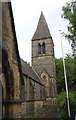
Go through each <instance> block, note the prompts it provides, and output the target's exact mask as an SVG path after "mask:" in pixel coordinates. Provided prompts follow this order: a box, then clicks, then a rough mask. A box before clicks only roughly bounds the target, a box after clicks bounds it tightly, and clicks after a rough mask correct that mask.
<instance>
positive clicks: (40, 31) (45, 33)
mask: <svg viewBox="0 0 76 120" xmlns="http://www.w3.org/2000/svg"><path fill="white" fill-rule="evenodd" d="M50 37H51V34H50V31H49V29H48V25H47V22H46V20H45V17H44V15H43V12H41V15H40V19H39V22H38V26H37V29H36V32H35V34H34V36H33V38H32V40H36V39H44V38H50Z"/></svg>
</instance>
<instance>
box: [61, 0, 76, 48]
mask: <svg viewBox="0 0 76 120" xmlns="http://www.w3.org/2000/svg"><path fill="white" fill-rule="evenodd" d="M62 11H63V14H62V15H61V17H62V18H64V19H65V20H68V22H69V25H68V27H67V30H68V33H67V34H65V37H66V38H67V39H68V40H69V41H70V42H71V46H72V49H74V43H75V41H74V40H75V39H76V1H75V2H70V3H66V5H65V6H63V7H62Z"/></svg>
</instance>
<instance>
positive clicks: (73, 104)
mask: <svg viewBox="0 0 76 120" xmlns="http://www.w3.org/2000/svg"><path fill="white" fill-rule="evenodd" d="M69 96H70V110H71V117H72V118H74V115H75V112H76V92H73V91H72V92H69ZM57 101H58V106H59V109H60V118H62V120H67V118H68V111H67V102H66V92H65V91H63V92H61V93H60V94H58V95H57Z"/></svg>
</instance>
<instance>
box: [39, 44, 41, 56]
mask: <svg viewBox="0 0 76 120" xmlns="http://www.w3.org/2000/svg"><path fill="white" fill-rule="evenodd" d="M38 54H41V44H40V43H39V44H38Z"/></svg>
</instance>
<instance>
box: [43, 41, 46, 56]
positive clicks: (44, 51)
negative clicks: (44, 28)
mask: <svg viewBox="0 0 76 120" xmlns="http://www.w3.org/2000/svg"><path fill="white" fill-rule="evenodd" d="M42 53H43V54H45V53H46V50H45V43H44V42H43V44H42Z"/></svg>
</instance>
